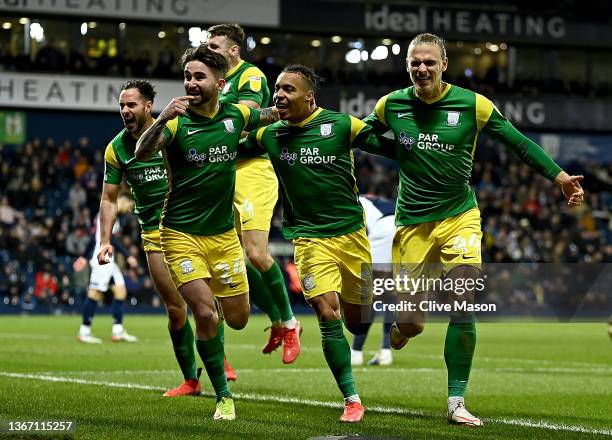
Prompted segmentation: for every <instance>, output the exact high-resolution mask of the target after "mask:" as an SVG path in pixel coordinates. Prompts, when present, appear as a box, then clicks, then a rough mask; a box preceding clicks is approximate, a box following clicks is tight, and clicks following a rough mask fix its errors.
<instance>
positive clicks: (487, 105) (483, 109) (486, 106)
mask: <svg viewBox="0 0 612 440" xmlns="http://www.w3.org/2000/svg"><path fill="white" fill-rule="evenodd" d="M493 107H494V106H493V103H492V102H491V101H490V100H489V99H487V98H485V97H484V96H482V95H481V94H480V93H476V125H477V126H478V131H481V130H482V127H484V126H485V125H486V123H487V122H488V121H489V118H490V117H491V113H493Z"/></svg>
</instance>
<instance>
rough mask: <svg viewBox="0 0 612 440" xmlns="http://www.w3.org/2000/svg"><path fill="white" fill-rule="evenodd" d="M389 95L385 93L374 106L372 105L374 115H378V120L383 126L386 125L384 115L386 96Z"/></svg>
mask: <svg viewBox="0 0 612 440" xmlns="http://www.w3.org/2000/svg"><path fill="white" fill-rule="evenodd" d="M388 97H389V95H385V96H383V97H382V98H380V99H379V100H378V102H377V103H376V107H374V111H375V112H376V116H378V120H379V121H380V122H382V123H383V124H384V125H385V126H387V127H388V125H387V118H386V117H385V106H386V105H387V98H388Z"/></svg>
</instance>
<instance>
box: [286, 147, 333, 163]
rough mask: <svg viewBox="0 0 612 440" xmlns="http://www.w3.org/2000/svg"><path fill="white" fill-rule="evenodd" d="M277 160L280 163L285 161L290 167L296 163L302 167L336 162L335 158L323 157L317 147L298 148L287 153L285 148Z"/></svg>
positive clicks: (287, 150) (330, 156) (331, 156)
mask: <svg viewBox="0 0 612 440" xmlns="http://www.w3.org/2000/svg"><path fill="white" fill-rule="evenodd" d="M278 158H279V159H280V160H281V161H287V163H288V164H289V165H291V166H293V165H294V164H295V163H296V162H298V163H300V164H302V165H321V164H332V163H334V162H335V161H336V156H334V155H323V154H321V152H320V150H319V148H317V147H299V148H298V151H295V152H289V149H288V148H287V147H283V148H282V149H281V151H280V154H279V155H278Z"/></svg>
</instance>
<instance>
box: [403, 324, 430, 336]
mask: <svg viewBox="0 0 612 440" xmlns="http://www.w3.org/2000/svg"><path fill="white" fill-rule="evenodd" d="M397 325H398V327H399V330H400V332H401V333H402V335H404V336H406V337H408V338H412V337H414V336H418V335H420V334H421V333H423V330H425V324H424V323H421V322H416V323H415V322H410V323H398V324H397Z"/></svg>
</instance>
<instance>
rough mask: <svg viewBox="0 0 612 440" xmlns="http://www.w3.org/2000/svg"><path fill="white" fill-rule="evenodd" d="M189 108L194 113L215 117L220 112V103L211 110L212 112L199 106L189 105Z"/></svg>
mask: <svg viewBox="0 0 612 440" xmlns="http://www.w3.org/2000/svg"><path fill="white" fill-rule="evenodd" d="M189 110H191V111H192V112H194V113H197V114H198V115H200V116H206V117H207V118H210V119H212V118H214V117H215V115H216V114H217V113H218V112H219V104H217V107H215V109H214V110H213V111H212V112H211V113H207V112H205V111H204V110H200V109H199V108H197V107H193V106H191V105H190V106H189Z"/></svg>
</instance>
